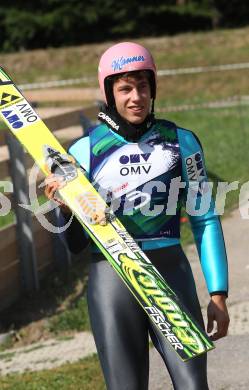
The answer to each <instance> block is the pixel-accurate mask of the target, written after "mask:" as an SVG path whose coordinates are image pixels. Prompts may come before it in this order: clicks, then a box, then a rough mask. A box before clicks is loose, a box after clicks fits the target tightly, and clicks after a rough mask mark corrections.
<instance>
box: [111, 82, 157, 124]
mask: <svg viewBox="0 0 249 390" xmlns="http://www.w3.org/2000/svg"><path fill="white" fill-rule="evenodd" d="M113 95H114V99H115V103H116V108H117V111H118V113H119V114H120V115H121V116H122V117H123V118H124V119H126V120H127V121H128V122H130V123H132V124H136V125H138V124H140V123H142V122H143V121H144V120H145V118H146V116H147V115H148V114H149V111H150V99H151V92H150V84H149V80H148V78H147V77H146V76H141V77H139V78H135V77H132V76H129V77H126V78H120V79H118V80H116V81H115V82H114V85H113Z"/></svg>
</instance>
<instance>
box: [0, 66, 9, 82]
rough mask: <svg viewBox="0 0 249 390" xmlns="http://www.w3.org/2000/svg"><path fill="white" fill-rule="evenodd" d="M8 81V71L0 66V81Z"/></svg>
mask: <svg viewBox="0 0 249 390" xmlns="http://www.w3.org/2000/svg"><path fill="white" fill-rule="evenodd" d="M9 81H11V78H10V77H9V76H8V73H7V72H6V71H5V70H4V68H3V67H2V66H0V83H1V84H4V83H6V82H9Z"/></svg>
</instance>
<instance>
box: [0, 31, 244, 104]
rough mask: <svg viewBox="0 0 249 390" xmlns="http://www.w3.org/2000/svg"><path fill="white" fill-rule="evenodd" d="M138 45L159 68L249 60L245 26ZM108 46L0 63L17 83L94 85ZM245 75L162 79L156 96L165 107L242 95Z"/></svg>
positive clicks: (22, 55)
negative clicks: (84, 79)
mask: <svg viewBox="0 0 249 390" xmlns="http://www.w3.org/2000/svg"><path fill="white" fill-rule="evenodd" d="M137 42H140V43H142V44H144V45H145V46H147V47H148V49H150V50H151V51H152V53H153V55H154V57H155V60H156V63H157V66H158V69H167V68H170V69H171V68H180V67H192V66H209V65H218V64H226V63H241V62H248V61H249V27H246V28H241V29H234V30H216V31H212V32H200V33H187V34H179V35H176V36H174V37H159V38H146V39H138V40H137ZM111 44H113V42H106V43H103V44H89V45H82V46H78V47H70V48H60V49H47V50H34V51H27V52H26V51H24V52H19V53H15V54H2V55H1V60H0V63H1V65H2V66H3V67H5V68H6V69H7V70H8V71H9V73H10V74H11V75H12V76H13V77H14V78H15V80H16V82H18V83H22V84H23V83H27V82H34V81H36V82H37V81H49V80H60V79H67V78H77V77H82V76H91V77H93V81H91V82H89V83H88V84H85V86H88V87H89V86H90V87H91V86H95V87H96V86H97V79H96V72H97V64H98V59H99V56H100V55H101V53H102V52H103V51H104V50H105V49H106V48H107V47H109V46H110V45H111ZM248 76H249V70H243V71H242V70H241V71H240V72H239V73H238V72H237V71H226V72H222V73H221V72H213V73H211V74H210V73H209V74H199V75H184V76H182V75H181V76H174V77H161V78H160V88H159V94H158V97H159V98H162V99H163V100H164V99H166V98H167V99H166V101H167V104H168V103H169V102H171V103H173V102H174V103H176V102H186V101H193V100H194V101H199V100H206V99H213V98H215V99H219V98H223V97H227V96H231V95H235V94H236V95H237V94H247V93H248V86H249V82H248V79H249V77H248ZM94 78H95V80H96V81H94ZM166 101H165V102H166ZM162 104H164V101H163V102H162Z"/></svg>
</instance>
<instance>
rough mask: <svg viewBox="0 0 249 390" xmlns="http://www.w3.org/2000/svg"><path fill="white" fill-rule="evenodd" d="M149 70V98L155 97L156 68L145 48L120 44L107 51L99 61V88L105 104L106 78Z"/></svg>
mask: <svg viewBox="0 0 249 390" xmlns="http://www.w3.org/2000/svg"><path fill="white" fill-rule="evenodd" d="M139 70H149V71H150V72H151V75H152V77H151V80H150V81H151V97H152V98H153V99H155V97H156V66H155V63H154V60H153V58H152V55H151V54H150V52H149V51H148V50H147V49H145V47H143V46H141V45H139V44H137V43H133V42H122V43H118V44H116V45H114V46H112V47H110V48H109V49H107V50H106V51H105V52H104V54H103V55H102V57H101V59H100V61H99V68H98V76H99V86H100V89H101V91H102V93H103V96H104V98H105V101H106V103H107V102H108V98H109V96H108V88H107V80H106V79H107V77H108V76H113V75H116V74H120V73H126V72H134V71H139Z"/></svg>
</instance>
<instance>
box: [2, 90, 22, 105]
mask: <svg viewBox="0 0 249 390" xmlns="http://www.w3.org/2000/svg"><path fill="white" fill-rule="evenodd" d="M18 99H19V100H21V99H22V97H20V96H16V95H12V94H10V93H6V92H3V93H2V96H1V97H0V107H4V106H7V105H8V104H10V103H13V102H14V101H16V100H18Z"/></svg>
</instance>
